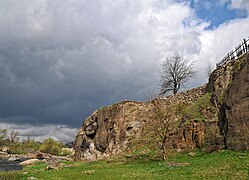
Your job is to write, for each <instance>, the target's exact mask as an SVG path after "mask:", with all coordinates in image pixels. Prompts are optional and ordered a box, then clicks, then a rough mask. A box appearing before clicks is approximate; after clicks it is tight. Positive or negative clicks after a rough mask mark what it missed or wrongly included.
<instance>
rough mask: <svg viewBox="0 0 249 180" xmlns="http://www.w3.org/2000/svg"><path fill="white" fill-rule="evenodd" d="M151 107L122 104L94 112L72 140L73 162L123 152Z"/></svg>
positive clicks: (142, 104)
mask: <svg viewBox="0 0 249 180" xmlns="http://www.w3.org/2000/svg"><path fill="white" fill-rule="evenodd" d="M150 110H151V104H149V103H139V102H129V101H124V102H121V103H118V104H115V105H112V106H110V107H105V108H102V109H99V110H97V111H96V112H94V113H93V114H92V115H91V116H90V117H88V118H87V119H86V120H85V121H84V123H83V125H82V127H81V128H80V130H79V132H78V134H77V137H76V140H75V155H74V158H75V159H76V160H80V159H82V160H96V159H101V158H105V157H107V156H109V155H111V154H117V153H119V152H122V151H123V150H124V149H125V148H126V147H127V145H128V143H129V141H130V140H131V139H134V138H137V137H138V136H139V135H140V133H141V130H142V124H143V123H144V122H145V121H146V118H149V117H150Z"/></svg>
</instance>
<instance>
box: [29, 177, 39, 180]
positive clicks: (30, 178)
mask: <svg viewBox="0 0 249 180" xmlns="http://www.w3.org/2000/svg"><path fill="white" fill-rule="evenodd" d="M27 180H37V178H35V177H33V176H31V177H28V178H27Z"/></svg>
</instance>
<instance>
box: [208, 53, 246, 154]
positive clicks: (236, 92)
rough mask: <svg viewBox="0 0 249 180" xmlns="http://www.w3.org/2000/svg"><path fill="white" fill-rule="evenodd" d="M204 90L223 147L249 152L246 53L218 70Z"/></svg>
mask: <svg viewBox="0 0 249 180" xmlns="http://www.w3.org/2000/svg"><path fill="white" fill-rule="evenodd" d="M207 87H208V91H209V92H210V93H212V98H211V100H212V102H213V104H214V105H215V107H216V109H217V113H218V119H219V124H218V125H219V127H220V134H221V135H222V136H223V138H224V141H223V143H224V146H225V148H227V149H235V150H245V149H249V133H248V132H249V131H248V130H249V54H245V55H244V56H242V57H240V58H239V59H237V60H233V61H230V62H227V63H226V64H225V65H223V66H221V67H218V68H217V69H216V70H215V71H214V72H213V73H212V74H211V76H210V78H209V83H208V86H207Z"/></svg>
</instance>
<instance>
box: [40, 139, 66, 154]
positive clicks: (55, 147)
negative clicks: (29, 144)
mask: <svg viewBox="0 0 249 180" xmlns="http://www.w3.org/2000/svg"><path fill="white" fill-rule="evenodd" d="M62 148H63V144H62V143H61V142H58V141H55V140H54V139H52V138H48V139H45V140H44V141H43V142H42V144H41V146H40V148H39V150H40V151H41V152H44V153H49V154H53V155H60V152H61V149H62Z"/></svg>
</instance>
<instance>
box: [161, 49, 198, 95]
mask: <svg viewBox="0 0 249 180" xmlns="http://www.w3.org/2000/svg"><path fill="white" fill-rule="evenodd" d="M162 68H163V69H162V72H161V83H162V84H161V89H160V95H164V94H166V93H167V92H169V91H173V93H174V94H176V93H177V92H178V90H179V89H180V88H181V87H182V86H184V85H185V84H186V82H187V81H189V80H190V79H191V78H194V77H195V75H196V71H195V70H194V66H193V63H192V62H191V61H189V60H188V59H185V58H183V57H182V56H180V55H179V54H175V55H174V56H172V57H168V58H166V60H165V61H164V62H163V64H162Z"/></svg>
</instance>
